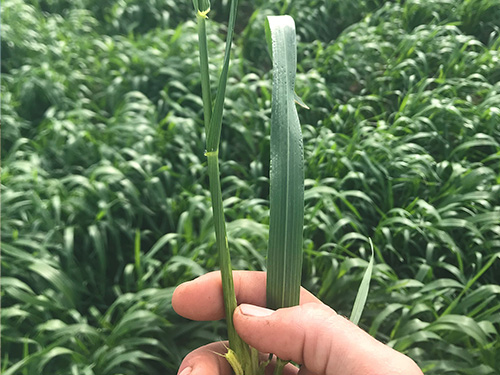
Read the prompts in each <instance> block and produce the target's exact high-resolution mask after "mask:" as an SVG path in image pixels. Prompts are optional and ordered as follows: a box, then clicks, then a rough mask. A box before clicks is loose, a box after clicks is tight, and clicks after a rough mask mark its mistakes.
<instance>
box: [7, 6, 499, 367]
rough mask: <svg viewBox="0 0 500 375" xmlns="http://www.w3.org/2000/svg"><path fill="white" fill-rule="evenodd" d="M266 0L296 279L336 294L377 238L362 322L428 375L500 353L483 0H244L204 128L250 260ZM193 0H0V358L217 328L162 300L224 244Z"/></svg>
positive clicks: (258, 211) (222, 14) (346, 305)
mask: <svg viewBox="0 0 500 375" xmlns="http://www.w3.org/2000/svg"><path fill="white" fill-rule="evenodd" d="M228 3H229V0H222V1H214V2H213V4H212V12H211V13H210V15H211V21H210V22H209V28H208V33H209V50H210V54H211V61H213V62H215V63H214V64H213V65H210V69H211V75H212V77H216V76H217V73H218V72H219V69H220V65H221V62H222V57H223V48H224V42H223V40H224V37H225V26H224V25H225V22H226V20H227V12H228ZM280 13H281V14H290V15H292V16H293V17H294V18H295V23H296V26H297V33H298V41H299V43H298V75H297V83H296V91H297V93H298V94H299V95H300V96H301V97H302V98H303V99H304V101H305V103H307V104H308V106H309V107H311V109H310V110H309V111H304V110H301V111H300V117H301V123H302V131H303V134H304V152H305V160H306V165H305V174H306V181H305V183H306V191H305V203H306V208H305V226H304V239H305V241H304V251H305V258H304V266H303V285H304V286H305V287H306V288H308V289H309V290H311V291H312V292H314V293H315V294H316V295H318V296H319V297H320V298H321V299H322V300H323V301H324V302H325V303H328V304H329V305H331V306H332V307H333V308H335V309H336V310H337V311H338V312H339V313H342V314H344V315H348V314H349V312H350V309H351V306H352V303H353V301H354V297H355V294H356V291H357V288H358V286H359V283H360V280H361V277H362V275H363V272H364V270H365V268H366V265H367V263H368V262H367V260H368V258H369V255H370V254H369V253H370V251H369V244H368V237H370V238H371V239H372V241H373V244H374V247H375V251H376V265H375V268H374V273H373V279H372V283H371V290H370V294H369V296H368V301H367V306H366V308H365V313H364V315H363V317H362V319H361V322H360V325H361V326H362V327H363V328H364V329H366V330H367V331H368V332H370V333H371V334H372V335H374V336H375V337H377V338H378V339H380V340H382V341H384V342H386V343H388V344H389V345H391V346H393V347H394V348H396V349H398V350H400V351H402V352H404V353H406V354H408V355H409V356H411V357H412V358H413V359H415V360H416V361H417V363H418V364H419V365H420V366H421V367H422V369H423V370H424V372H425V373H426V374H464V375H465V374H474V375H483V374H484V375H486V374H491V375H493V374H499V373H500V362H499V361H498V358H500V340H499V339H498V337H499V333H500V285H499V284H500V259H498V258H499V257H500V3H499V2H498V1H497V0H464V1H459V0H428V1H420V0H406V1H403V0H401V1H382V0H351V1H342V0H330V1H325V0H309V1H305V0H296V1H293V2H291V1H281V2H278V1H263V0H257V1H242V2H241V4H240V12H239V15H238V17H239V18H238V21H237V29H236V32H237V34H236V36H235V47H234V56H233V60H232V65H231V70H230V78H229V84H228V90H227V100H226V108H225V115H224V123H223V130H222V141H221V149H220V159H221V173H222V189H223V198H224V204H225V209H226V216H227V218H226V220H227V221H228V235H229V245H230V249H231V252H232V254H233V255H232V256H233V265H234V268H235V269H250V270H261V269H264V268H265V256H266V248H267V236H268V223H269V209H268V207H269V202H268V195H269V179H268V177H269V125H270V108H271V105H270V100H271V75H270V68H271V61H270V58H269V56H268V55H267V50H266V46H265V39H264V19H265V16H267V15H270V14H280ZM194 18H195V15H194V14H193V11H192V2H191V1H190V0H186V1H175V0H104V1H102V0H101V1H98V0H71V1H70V0H38V1H37V0H24V1H22V0H5V1H3V2H2V12H1V22H2V41H1V47H2V61H1V69H2V70H1V72H2V77H1V95H2V98H1V99H2V100H1V111H2V113H1V114H2V119H1V121H2V151H1V156H2V172H1V179H2V190H1V203H2V222H1V231H2V263H1V265H2V279H1V297H2V310H1V319H2V322H1V323H2V332H1V333H2V339H1V344H2V353H1V372H2V374H4V375H17V374H19V375H32V374H33V375H35V374H37V375H38V374H75V375H76V374H82V375H114V374H148V375H155V374H158V375H160V374H174V373H175V372H176V369H177V367H178V365H179V364H180V361H181V359H182V358H183V356H184V355H185V354H186V353H187V352H188V351H190V350H192V349H193V348H195V347H197V346H200V345H201V344H203V343H206V342H208V341H214V340H219V339H221V338H224V337H225V332H224V325H223V324H222V323H220V322H215V323H200V322H191V321H187V320H184V319H182V318H180V317H178V316H177V315H176V314H175V313H174V312H173V310H172V307H171V295H172V292H173V289H174V287H175V286H176V285H178V284H179V283H181V282H183V281H186V280H189V279H192V278H194V277H196V276H198V275H201V274H203V273H205V272H208V271H211V270H214V269H217V264H218V260H217V255H216V250H215V245H214V241H215V237H214V233H213V224H212V213H211V206H210V196H209V193H208V177H207V169H206V162H205V156H204V151H205V150H204V147H205V139H204V127H203V119H202V113H203V109H202V101H201V87H200V74H199V62H198V61H199V60H198V52H197V51H198V49H197V33H196V25H195V23H194ZM212 87H215V86H214V85H212Z"/></svg>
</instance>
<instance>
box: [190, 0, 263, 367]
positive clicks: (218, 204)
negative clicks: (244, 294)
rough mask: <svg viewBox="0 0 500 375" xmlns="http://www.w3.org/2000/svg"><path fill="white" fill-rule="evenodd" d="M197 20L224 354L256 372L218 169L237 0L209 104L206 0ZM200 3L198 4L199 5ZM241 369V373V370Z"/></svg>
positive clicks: (254, 354)
mask: <svg viewBox="0 0 500 375" xmlns="http://www.w3.org/2000/svg"><path fill="white" fill-rule="evenodd" d="M193 3H194V6H195V10H196V11H197V17H196V18H197V21H198V43H199V50H200V71H201V85H202V99H203V112H204V124H205V132H206V138H207V141H206V150H207V151H206V153H205V155H206V157H207V163H208V177H209V184H210V197H211V200H212V210H213V219H214V226H215V238H216V245H217V250H218V254H219V264H220V270H221V278H222V291H223V297H224V309H225V313H226V325H227V330H228V336H229V350H228V353H227V354H226V358H228V359H230V361H229V363H230V364H231V366H232V367H233V370H234V371H235V373H236V375H243V374H245V375H255V374H257V373H258V371H259V363H258V355H257V352H256V350H255V349H252V348H250V347H249V346H248V345H247V344H246V343H245V342H244V341H243V340H242V339H241V338H240V337H239V336H238V334H237V333H236V330H235V328H234V325H233V314H234V310H235V309H236V296H235V292H234V283H233V274H232V266H231V256H230V253H229V246H228V241H227V232H226V224H225V220H224V207H223V204H222V191H221V185H220V173H219V143H220V133H221V128H222V112H223V107H224V98H225V93H226V85H227V76H228V71H229V60H230V54H231V44H232V39H233V33H234V24H235V21H236V10H237V7H238V0H233V1H231V9H230V16H229V24H228V33H227V39H226V49H225V56H224V63H223V67H222V72H221V76H220V78H219V83H218V89H217V95H216V98H215V103H214V106H213V108H212V99H211V89H210V76H209V70H208V45H207V33H206V18H207V14H208V12H209V11H210V3H209V2H208V1H207V0H204V1H203V0H200V1H198V0H194V1H193ZM200 6H201V8H200ZM241 371H243V374H242V373H241Z"/></svg>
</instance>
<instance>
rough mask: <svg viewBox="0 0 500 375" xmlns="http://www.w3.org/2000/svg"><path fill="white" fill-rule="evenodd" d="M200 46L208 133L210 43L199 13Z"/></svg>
mask: <svg viewBox="0 0 500 375" xmlns="http://www.w3.org/2000/svg"><path fill="white" fill-rule="evenodd" d="M196 18H197V20H198V48H199V50H200V71H201V94H202V99H203V115H204V118H203V119H204V123H205V133H206V134H208V128H209V126H210V119H211V118H212V94H211V89H210V73H209V71H208V43H207V29H206V22H205V17H204V16H202V15H200V14H198V15H197V16H196Z"/></svg>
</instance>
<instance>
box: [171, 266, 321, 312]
mask: <svg viewBox="0 0 500 375" xmlns="http://www.w3.org/2000/svg"><path fill="white" fill-rule="evenodd" d="M233 280H234V291H235V294H236V300H237V302H238V304H241V303H248V304H252V305H257V306H263V307H264V306H266V273H265V272H263V271H233ZM311 302H314V303H322V302H321V301H320V300H319V299H317V298H316V297H315V296H314V295H313V294H312V293H310V292H309V291H307V290H306V289H304V288H300V304H301V305H302V304H305V303H311ZM172 306H173V308H174V310H175V311H176V312H177V314H179V315H182V316H183V317H185V318H188V319H192V320H218V319H222V318H224V298H223V296H222V281H221V276H220V271H214V272H210V273H207V274H205V275H203V276H200V277H198V278H196V279H194V280H193V281H188V282H186V283H184V284H181V285H179V286H178V287H177V288H176V289H175V291H174V295H173V297H172Z"/></svg>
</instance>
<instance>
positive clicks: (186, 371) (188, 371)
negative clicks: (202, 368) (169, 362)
mask: <svg viewBox="0 0 500 375" xmlns="http://www.w3.org/2000/svg"><path fill="white" fill-rule="evenodd" d="M191 371H193V369H192V368H191V367H186V368H185V369H184V370H182V371H181V372H180V373H179V375H189V374H191Z"/></svg>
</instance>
